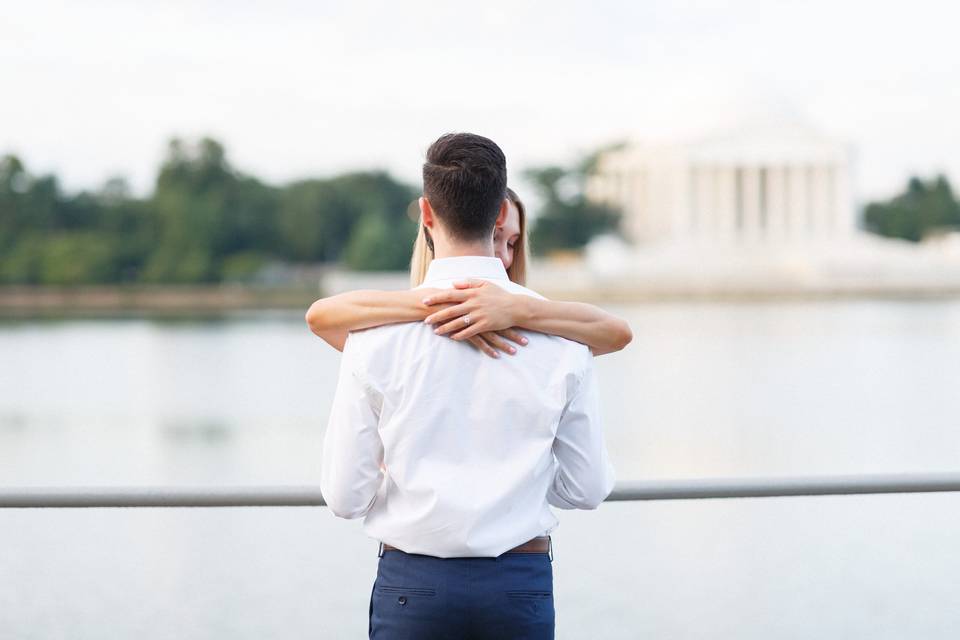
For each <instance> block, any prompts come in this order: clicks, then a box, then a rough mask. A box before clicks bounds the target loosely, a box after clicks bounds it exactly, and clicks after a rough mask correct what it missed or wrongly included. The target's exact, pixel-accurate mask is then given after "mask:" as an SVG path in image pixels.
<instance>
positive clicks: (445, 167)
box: [321, 134, 614, 640]
mask: <svg viewBox="0 0 960 640" xmlns="http://www.w3.org/2000/svg"><path fill="white" fill-rule="evenodd" d="M506 183H507V172H506V159H505V158H504V155H503V152H502V151H501V150H500V148H499V147H498V146H497V145H496V144H495V143H494V142H493V141H491V140H489V139H487V138H484V137H482V136H478V135H472V134H447V135H444V136H441V137H440V138H439V139H438V140H437V141H436V142H434V143H433V145H431V147H430V149H429V150H428V151H427V161H426V163H425V164H424V166H423V197H422V198H420V210H421V214H422V219H423V224H424V226H425V227H426V230H427V232H428V233H429V236H430V238H431V239H432V241H433V246H434V256H435V259H434V260H433V262H432V263H431V264H430V267H429V271H428V273H427V277H426V280H425V282H424V283H423V285H421V286H422V287H431V288H436V287H451V286H452V285H453V282H454V281H457V280H463V279H468V278H481V279H486V280H490V281H492V282H494V283H495V284H497V285H498V286H501V287H503V288H504V289H507V290H508V291H511V292H514V293H524V294H526V295H531V296H538V295H539V294H537V293H535V292H533V291H531V290H529V289H526V288H525V287H522V286H520V285H517V284H514V283H512V282H510V280H508V278H507V274H506V272H505V271H504V268H503V263H501V262H500V260H499V259H497V258H495V257H493V255H494V254H493V232H494V227H495V225H496V224H497V222H498V220H502V217H503V216H505V215H506V211H507V204H506V201H505V199H504V198H505V190H506ZM541 297H542V296H541ZM432 329H433V328H432V327H430V326H428V325H426V324H424V323H420V322H412V323H400V324H392V325H386V326H381V327H376V328H372V329H366V330H364V331H357V332H353V333H351V334H350V335H349V337H348V338H347V341H346V344H345V346H344V349H343V359H342V361H341V368H340V377H339V381H338V384H337V391H336V395H335V398H334V401H333V407H332V409H331V413H330V422H329V425H328V427H327V433H326V437H325V440H324V450H323V469H322V477H321V491H322V493H323V496H324V499H325V500H326V502H327V504H328V506H329V507H330V509H331V511H333V513H334V514H335V515H337V516H339V517H342V518H358V517H360V516H365V519H364V531H365V532H366V534H367V535H369V536H370V537H372V538H374V539H376V540H379V541H380V542H381V543H382V544H381V549H380V561H379V566H378V570H377V577H376V580H375V581H374V585H373V591H372V593H371V596H370V623H369V634H370V637H371V638H387V639H389V640H397V639H404V638H411V639H417V640H429V639H431V638H457V639H464V638H497V639H498V640H499V639H503V638H536V639H540V638H553V635H554V606H553V569H552V565H551V562H552V555H551V548H550V537H549V536H550V533H551V531H553V529H554V528H555V527H556V526H557V519H556V517H555V516H554V514H553V512H552V511H551V509H550V506H549V505H553V506H555V507H558V508H561V509H595V508H596V507H597V506H598V505H599V504H600V503H601V502H603V500H604V499H605V498H606V497H607V496H608V495H609V493H610V491H611V490H612V489H613V485H614V471H613V467H612V466H611V464H610V462H609V459H608V454H607V450H606V445H605V443H604V437H603V432H602V430H601V425H600V420H599V406H598V400H597V388H596V380H595V377H594V370H593V358H592V357H591V354H590V351H589V349H588V348H587V347H586V346H585V345H582V344H579V343H576V342H571V341H569V340H565V339H563V338H559V337H556V336H550V335H545V334H539V333H531V334H530V335H529V336H528V337H529V342H528V343H527V346H526V347H525V348H524V349H522V350H521V352H520V354H518V355H517V356H515V357H512V358H506V359H503V358H500V359H493V358H488V357H487V356H485V355H484V354H483V353H481V352H480V351H478V350H476V349H474V348H473V347H472V346H470V345H469V344H464V343H461V342H457V341H454V340H450V339H449V338H446V337H438V336H436V335H434V332H433V330H432Z"/></svg>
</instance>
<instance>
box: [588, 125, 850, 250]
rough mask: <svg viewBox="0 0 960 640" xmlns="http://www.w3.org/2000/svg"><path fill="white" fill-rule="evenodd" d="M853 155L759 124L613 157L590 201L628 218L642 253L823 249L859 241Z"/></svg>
mask: <svg viewBox="0 0 960 640" xmlns="http://www.w3.org/2000/svg"><path fill="white" fill-rule="evenodd" d="M850 155H851V154H850V150H849V149H848V147H847V145H846V144H845V143H843V142H840V141H837V140H834V139H831V138H828V137H826V136H824V135H822V134H820V133H819V132H817V131H815V130H814V129H812V128H810V127H809V126H806V125H804V124H801V123H798V122H796V121H790V120H786V119H784V118H773V119H770V118H767V119H765V120H764V121H757V120H753V121H751V122H749V123H748V124H747V125H746V126H742V127H739V128H735V129H734V130H731V131H729V132H726V133H724V134H722V135H716V136H711V137H707V138H702V139H699V140H691V141H686V142H673V143H655V144H654V143H651V144H644V143H634V144H630V145H627V146H624V147H622V148H619V149H617V150H614V151H609V152H606V153H604V154H602V155H601V156H600V158H599V160H598V163H597V166H596V172H595V173H594V175H592V177H591V178H590V179H589V180H588V183H587V195H588V197H590V198H591V199H594V200H597V201H601V202H605V203H608V204H610V205H613V206H615V207H616V208H618V209H619V210H620V211H621V212H622V213H623V222H622V230H623V232H624V234H625V235H626V237H627V239H628V240H630V241H632V242H633V243H634V244H635V245H637V246H638V248H642V247H643V246H644V245H650V244H659V243H664V242H666V243H673V242H681V243H688V242H692V243H695V244H697V245H730V244H736V245H743V244H750V245H782V244H784V243H786V244H806V243H809V242H815V243H819V242H821V241H830V240H834V239H842V238H843V237H845V236H848V235H850V234H852V233H854V232H855V231H856V228H857V221H856V209H855V206H854V202H853V197H852V193H851V187H850V164H851V159H850Z"/></svg>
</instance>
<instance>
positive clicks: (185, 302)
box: [0, 284, 320, 319]
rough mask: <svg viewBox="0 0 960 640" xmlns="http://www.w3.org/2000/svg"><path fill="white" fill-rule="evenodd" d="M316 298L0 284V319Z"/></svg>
mask: <svg viewBox="0 0 960 640" xmlns="http://www.w3.org/2000/svg"><path fill="white" fill-rule="evenodd" d="M319 297H320V291H319V288H318V287H251V286H246V285H233V284H230V285H219V284H213V285H180V286H178V285H119V286H89V287H23V286H15V287H9V286H7V287H0V318H3V319H16V318H36V317H77V316H83V317H102V316H130V315H132V316H138V315H148V316H171V317H184V316H205V315H219V314H222V313H227V312H234V311H259V310H296V309H302V310H303V312H304V313H306V310H307V308H308V307H309V306H310V304H312V303H313V301H314V300H316V299H317V298H319Z"/></svg>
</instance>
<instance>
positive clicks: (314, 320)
mask: <svg viewBox="0 0 960 640" xmlns="http://www.w3.org/2000/svg"><path fill="white" fill-rule="evenodd" d="M304 320H306V321H307V326H308V327H310V331H312V332H313V333H315V334H317V335H318V336H319V335H320V334H321V333H322V332H323V331H325V330H327V329H329V328H330V327H329V326H327V322H326V314H324V312H323V305H322V304H321V303H320V301H319V300H318V301H317V302H314V303H313V304H312V305H310V308H309V309H307V314H306V315H305V316H304Z"/></svg>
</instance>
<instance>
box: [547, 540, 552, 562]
mask: <svg viewBox="0 0 960 640" xmlns="http://www.w3.org/2000/svg"><path fill="white" fill-rule="evenodd" d="M547 555H548V556H549V557H550V562H553V537H552V536H547Z"/></svg>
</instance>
